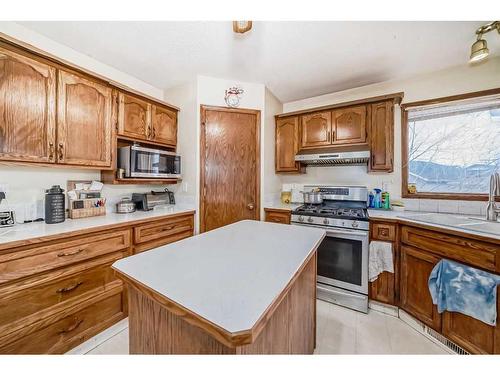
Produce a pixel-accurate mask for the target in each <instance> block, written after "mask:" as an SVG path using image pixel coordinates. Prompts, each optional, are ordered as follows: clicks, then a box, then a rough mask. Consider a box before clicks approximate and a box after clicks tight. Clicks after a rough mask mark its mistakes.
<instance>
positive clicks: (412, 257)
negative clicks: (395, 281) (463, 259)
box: [400, 246, 441, 332]
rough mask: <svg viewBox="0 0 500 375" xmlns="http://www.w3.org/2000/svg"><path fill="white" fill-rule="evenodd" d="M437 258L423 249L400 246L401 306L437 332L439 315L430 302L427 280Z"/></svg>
mask: <svg viewBox="0 0 500 375" xmlns="http://www.w3.org/2000/svg"><path fill="white" fill-rule="evenodd" d="M439 260H440V258H439V257H436V256H434V255H431V254H430V253H427V252H425V251H423V250H419V249H415V248H411V247H407V246H402V247H401V292H400V299H401V308H402V309H403V310H405V311H407V312H408V313H410V314H411V315H413V316H415V317H416V318H417V319H419V320H420V321H422V322H423V323H425V324H427V325H428V326H429V327H431V328H433V329H435V330H436V331H438V332H440V331H441V315H440V314H439V313H438V311H437V306H436V305H434V304H433V303H432V298H431V294H430V292H429V286H428V280H429V275H430V274H431V271H432V269H433V268H434V266H435V265H436V263H438V262H439Z"/></svg>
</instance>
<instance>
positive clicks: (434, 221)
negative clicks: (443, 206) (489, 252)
mask: <svg viewBox="0 0 500 375" xmlns="http://www.w3.org/2000/svg"><path fill="white" fill-rule="evenodd" d="M368 216H369V217H370V218H372V219H392V220H399V221H402V222H408V223H419V224H426V225H428V226H431V227H435V228H443V229H452V230H455V231H457V232H462V233H468V234H473V235H476V236H483V237H486V238H493V239H496V240H500V222H489V221H486V220H484V217H483V216H476V215H460V214H445V213H436V212H421V211H383V210H368Z"/></svg>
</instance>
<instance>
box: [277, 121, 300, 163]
mask: <svg viewBox="0 0 500 375" xmlns="http://www.w3.org/2000/svg"><path fill="white" fill-rule="evenodd" d="M298 151H299V118H298V117H287V118H280V119H277V120H276V155H275V157H276V159H275V167H276V168H275V169H276V172H300V170H301V168H300V163H299V162H296V161H295V155H297V152H298Z"/></svg>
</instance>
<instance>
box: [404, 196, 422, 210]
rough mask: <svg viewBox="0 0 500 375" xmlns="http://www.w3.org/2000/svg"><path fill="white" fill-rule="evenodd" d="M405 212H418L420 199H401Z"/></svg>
mask: <svg viewBox="0 0 500 375" xmlns="http://www.w3.org/2000/svg"><path fill="white" fill-rule="evenodd" d="M403 203H404V204H405V210H406V211H418V210H419V209H420V199H403Z"/></svg>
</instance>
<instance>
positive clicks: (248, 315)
mask: <svg viewBox="0 0 500 375" xmlns="http://www.w3.org/2000/svg"><path fill="white" fill-rule="evenodd" d="M324 236H325V232H324V230H322V229H317V228H305V227H299V226H289V225H282V224H274V223H266V222H259V221H252V220H244V221H240V222H237V223H234V224H231V225H228V226H225V227H222V228H219V229H216V230H213V231H210V232H206V233H203V234H200V235H198V236H195V237H191V238H188V239H185V240H183V241H179V242H177V243H173V244H170V245H166V246H162V247H159V248H156V249H153V250H150V251H147V252H144V253H141V254H137V255H135V256H131V257H128V258H125V259H121V260H119V261H117V262H115V263H114V264H113V268H114V269H115V270H116V271H117V274H118V276H119V277H120V278H121V279H122V280H124V281H125V283H126V284H127V286H128V296H129V306H128V308H129V332H130V333H129V335H130V337H129V338H130V348H129V349H130V353H131V354H271V353H283V354H287V353H297V354H311V353H312V352H313V351H314V347H315V339H316V338H315V332H316V249H317V247H318V246H319V244H320V243H321V241H322V239H323V238H324Z"/></svg>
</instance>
